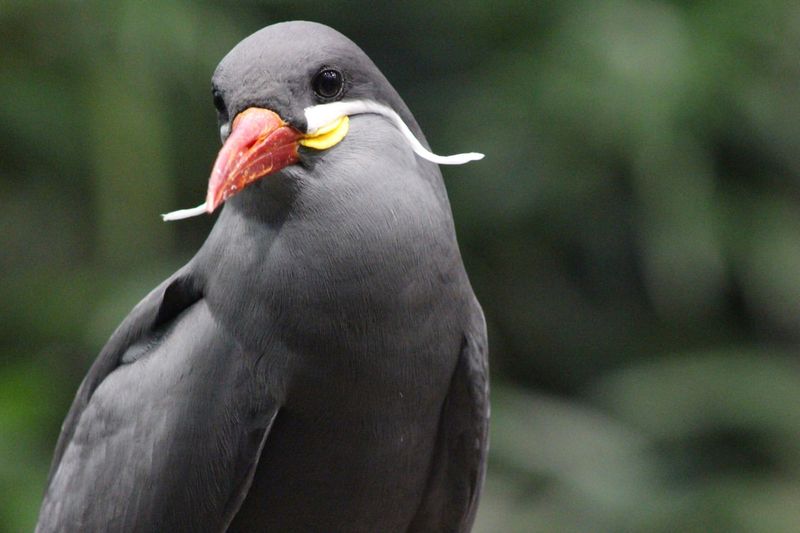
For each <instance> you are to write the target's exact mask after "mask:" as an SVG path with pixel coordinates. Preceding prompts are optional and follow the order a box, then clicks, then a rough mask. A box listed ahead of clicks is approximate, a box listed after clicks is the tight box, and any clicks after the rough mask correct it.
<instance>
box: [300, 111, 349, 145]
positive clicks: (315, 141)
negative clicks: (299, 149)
mask: <svg viewBox="0 0 800 533" xmlns="http://www.w3.org/2000/svg"><path fill="white" fill-rule="evenodd" d="M349 130H350V118H349V117H348V116H347V115H345V116H343V117H340V118H338V119H336V120H334V121H333V122H331V123H330V124H326V125H325V126H323V127H321V128H320V129H318V130H317V131H316V133H314V134H312V135H307V136H305V137H303V138H302V139H300V140H299V141H298V142H299V143H300V144H302V145H303V146H307V147H309V148H314V149H315V150H326V149H328V148H330V147H331V146H335V145H337V144H339V142H340V141H341V140H342V139H344V137H345V135H347V132H348V131H349Z"/></svg>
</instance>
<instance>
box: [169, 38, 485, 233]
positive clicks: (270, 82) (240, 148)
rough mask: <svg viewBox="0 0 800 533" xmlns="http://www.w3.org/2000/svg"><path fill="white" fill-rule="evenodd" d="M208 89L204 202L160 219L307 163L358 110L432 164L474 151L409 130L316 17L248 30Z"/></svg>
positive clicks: (366, 70) (341, 135)
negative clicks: (438, 149)
mask: <svg viewBox="0 0 800 533" xmlns="http://www.w3.org/2000/svg"><path fill="white" fill-rule="evenodd" d="M212 93H213V98H214V106H215V107H216V109H217V115H218V122H219V131H220V137H221V139H222V142H223V146H222V149H221V150H220V152H219V155H218V156H217V160H216V162H215V163H214V166H213V170H212V172H211V177H210V179H209V184H208V193H207V196H206V201H205V203H203V204H202V205H200V206H198V207H196V208H193V209H185V210H181V211H175V212H172V213H168V214H166V215H163V216H164V219H165V220H177V219H181V218H187V217H190V216H195V215H199V214H202V213H211V212H213V211H214V210H215V209H216V208H217V207H218V206H219V205H220V204H222V203H223V202H225V200H227V199H228V198H230V197H231V196H233V195H235V194H237V193H238V192H239V191H241V190H242V189H244V188H245V187H247V186H248V185H250V184H252V183H255V182H257V181H259V180H262V179H263V178H264V177H265V176H269V175H273V174H276V173H279V172H280V171H282V170H286V171H290V170H295V171H297V172H299V171H300V170H301V169H302V168H305V167H309V166H314V164H315V163H316V161H317V160H319V159H320V158H324V155H325V154H326V153H327V152H329V151H332V150H335V149H336V147H337V146H338V145H339V144H340V143H341V142H342V141H343V140H344V139H346V138H347V136H348V133H350V130H351V119H353V118H354V117H356V116H358V115H379V116H381V117H383V119H384V120H383V123H388V124H390V125H391V127H393V128H395V129H396V131H397V132H399V133H400V134H401V135H402V138H404V141H403V143H405V146H404V148H405V149H406V150H408V151H413V152H415V153H416V154H417V155H418V156H420V157H422V158H424V159H428V160H429V161H432V162H434V163H440V164H461V163H465V162H468V161H472V160H476V159H480V158H482V157H483V155H482V154H476V153H468V154H458V155H454V156H446V157H443V156H438V155H435V154H433V153H431V152H430V151H428V149H427V148H426V147H425V146H424V145H423V143H421V142H420V140H419V139H418V138H417V135H415V133H414V132H413V131H412V129H411V128H415V129H416V124H415V123H414V122H413V117H411V115H410V113H409V112H408V111H407V109H406V108H405V105H404V104H403V103H402V100H401V99H400V98H399V96H397V93H396V92H395V91H394V89H393V88H392V86H391V85H390V84H389V82H388V81H387V80H386V78H385V77H384V76H383V75H382V74H381V72H380V71H379V70H378V68H377V67H376V66H375V65H374V63H373V62H372V61H371V60H370V59H369V57H367V55H366V54H365V53H364V52H363V51H362V50H361V49H360V48H359V47H358V46H356V45H355V44H354V43H353V42H352V41H350V40H349V39H347V38H346V37H345V36H343V35H341V34H340V33H338V32H337V31H335V30H333V29H331V28H329V27H327V26H324V25H321V24H316V23H312V22H286V23H281V24H275V25H272V26H268V27H266V28H264V29H262V30H260V31H258V32H256V33H254V34H252V35H251V36H249V37H247V38H246V39H244V40H243V41H241V42H240V43H239V44H238V45H236V47H234V48H233V50H231V51H230V52H229V53H228V55H226V56H225V57H224V58H223V60H222V61H221V62H220V64H219V66H218V67H217V69H216V71H215V73H214V76H213V80H212ZM403 115H406V116H405V117H404V116H403ZM409 126H411V128H410V127H409ZM375 138H376V139H380V136H379V135H378V136H376V137H375ZM395 138H401V137H398V136H395ZM373 148H374V147H373ZM409 153H410V152H409Z"/></svg>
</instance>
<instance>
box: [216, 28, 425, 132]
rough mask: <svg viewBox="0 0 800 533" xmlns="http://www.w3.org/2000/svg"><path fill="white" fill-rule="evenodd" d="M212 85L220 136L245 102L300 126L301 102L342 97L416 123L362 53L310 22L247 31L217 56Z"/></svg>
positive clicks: (303, 128)
mask: <svg viewBox="0 0 800 533" xmlns="http://www.w3.org/2000/svg"><path fill="white" fill-rule="evenodd" d="M334 73H338V76H339V78H338V81H337V80H335V79H333V78H335V76H336V74H334ZM338 83H341V86H338ZM212 87H213V91H214V103H215V106H216V107H217V111H218V113H219V122H220V130H221V135H222V137H223V140H224V139H225V138H226V137H227V131H228V130H229V127H230V121H231V120H232V119H233V118H234V117H235V116H236V115H237V114H238V113H240V112H241V111H243V110H245V109H247V108H248V107H263V108H266V109H271V110H273V111H275V112H276V113H278V114H279V115H280V116H281V117H282V118H283V119H284V120H285V121H286V122H288V123H289V124H291V125H292V126H294V127H295V128H297V129H299V130H300V131H306V119H305V116H304V109H305V108H307V107H310V106H314V105H318V104H326V103H330V102H333V101H338V100H343V99H345V100H355V99H369V100H374V101H377V102H380V103H382V104H385V105H388V106H389V107H391V108H393V109H394V110H395V111H397V112H398V113H399V114H400V115H401V116H402V117H403V119H404V120H405V121H406V122H407V123H408V124H409V126H411V125H412V123H413V124H414V128H413V129H416V128H415V126H416V124H415V123H414V120H413V117H411V116H410V113H408V110H407V108H406V106H405V105H404V104H403V103H402V100H401V99H400V97H399V96H398V95H397V93H396V92H395V90H394V89H393V88H392V86H391V85H390V84H389V82H388V81H387V80H386V78H385V77H384V76H383V74H381V72H380V70H378V67H376V66H375V64H374V63H373V62H372V60H370V58H369V57H367V54H365V53H364V51H363V50H361V48H359V47H358V46H357V45H356V44H355V43H353V42H352V41H351V40H350V39H348V38H347V37H345V36H344V35H342V34H341V33H339V32H337V31H336V30H334V29H333V28H329V27H328V26H325V25H323V24H318V23H315V22H306V21H293V22H282V23H279V24H274V25H272V26H267V27H266V28H263V29H261V30H259V31H257V32H255V33H254V34H252V35H250V36H249V37H247V38H246V39H244V40H243V41H241V42H240V43H239V44H237V45H236V46H235V47H234V48H233V49H232V50H231V51H230V52H229V53H228V54H227V55H226V56H225V57H224V58H223V59H222V61H221V62H220V64H219V66H218V67H217V70H216V72H214V77H213V78H212ZM339 89H340V90H339Z"/></svg>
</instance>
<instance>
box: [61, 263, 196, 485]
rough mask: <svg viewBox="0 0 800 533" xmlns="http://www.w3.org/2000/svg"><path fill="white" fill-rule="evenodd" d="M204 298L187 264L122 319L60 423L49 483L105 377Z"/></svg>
mask: <svg viewBox="0 0 800 533" xmlns="http://www.w3.org/2000/svg"><path fill="white" fill-rule="evenodd" d="M200 299H202V292H201V289H200V283H199V280H198V279H197V277H196V276H195V274H194V271H193V269H192V266H191V264H189V265H186V266H184V267H183V268H181V269H180V270H178V271H177V272H175V273H174V274H173V275H172V276H170V277H169V278H167V279H166V280H164V281H163V282H162V283H161V284H160V285H158V286H157V287H156V288H155V289H153V290H152V291H151V292H150V293H149V294H148V295H147V296H145V297H144V298H143V299H142V300H141V301H140V302H139V303H138V304H137V305H136V306H135V307H134V308H133V309H132V310H131V312H130V313H129V314H128V316H127V317H125V319H124V320H123V321H122V322H121V323H120V325H119V326H118V327H117V329H116V330H115V331H114V333H113V334H112V335H111V337H110V338H109V340H108V341H107V342H106V344H105V346H103V348H102V349H101V350H100V353H99V355H98V356H97V358H96V359H95V361H94V363H93V364H92V366H91V368H90V369H89V372H88V373H87V374H86V376H85V377H84V379H83V381H82V382H81V385H80V387H79V389H78V392H77V394H76V395H75V399H74V400H73V402H72V406H71V407H70V410H69V412H68V413H67V416H66V418H65V420H64V423H63V425H62V427H61V434H60V435H59V438H58V442H57V444H56V449H55V453H54V454H53V461H52V464H51V467H50V473H49V475H48V484H49V482H50V480H52V477H53V474H54V472H55V470H56V469H57V468H58V464H59V463H60V461H61V457H62V456H63V454H64V449H65V448H66V446H67V444H68V443H69V441H70V440H71V438H72V434H73V432H74V430H75V426H76V424H77V422H78V419H79V418H80V415H81V414H82V413H83V411H84V409H85V408H86V405H87V404H88V403H89V400H90V398H91V396H92V394H93V393H94V391H95V390H96V389H97V387H98V386H99V385H100V383H102V381H103V380H104V379H105V378H106V377H107V376H108V375H109V374H110V373H111V372H112V371H114V369H116V368H117V367H118V366H119V365H120V364H121V363H122V361H123V358H125V357H126V355H127V356H128V358H129V357H130V356H132V355H133V356H135V354H134V353H126V352H129V351H131V352H136V351H137V347H138V346H139V345H141V344H142V343H146V342H147V341H148V339H149V338H152V336H153V335H154V334H158V333H159V330H161V329H163V328H164V327H166V326H167V325H168V324H169V323H170V322H171V321H172V320H174V318H175V317H176V316H178V315H179V314H180V313H182V312H183V311H185V310H186V309H187V308H189V307H190V306H192V305H193V304H195V303H196V302H198V301H199V300H200Z"/></svg>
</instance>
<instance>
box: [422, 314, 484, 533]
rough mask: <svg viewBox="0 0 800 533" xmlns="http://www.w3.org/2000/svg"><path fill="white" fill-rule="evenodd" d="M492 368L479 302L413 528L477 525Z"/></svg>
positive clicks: (444, 529)
mask: <svg viewBox="0 0 800 533" xmlns="http://www.w3.org/2000/svg"><path fill="white" fill-rule="evenodd" d="M488 438H489V367H488V344H487V337H486V323H485V321H484V318H483V313H482V311H481V310H480V307H479V306H478V304H477V302H475V311H474V313H473V315H472V320H471V322H470V324H469V327H468V328H467V332H466V334H465V336H464V344H463V346H462V349H461V353H460V355H459V359H458V363H457V365H456V369H455V372H454V374H453V378H452V380H451V382H450V389H449V391H448V393H447V397H446V399H445V402H444V405H443V407H442V414H441V418H440V421H439V433H438V435H437V441H436V451H435V453H434V457H433V462H432V467H431V474H430V477H429V478H428V484H427V487H426V491H425V495H424V496H423V499H422V503H421V505H420V509H419V510H418V511H417V515H416V516H415V518H414V521H413V522H412V523H411V526H410V527H409V531H414V532H416V531H420V532H423V531H441V532H466V531H469V530H470V529H471V528H472V524H473V522H474V520H475V512H476V511H477V508H478V496H479V493H480V490H481V486H482V485H483V479H484V476H485V474H486V453H487V451H488V444H489V443H488Z"/></svg>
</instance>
